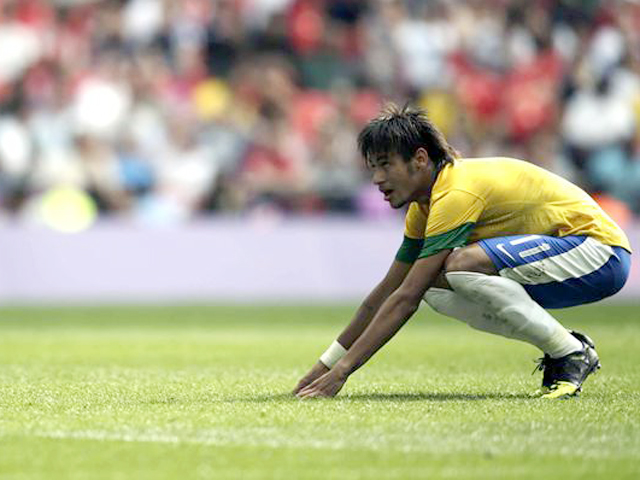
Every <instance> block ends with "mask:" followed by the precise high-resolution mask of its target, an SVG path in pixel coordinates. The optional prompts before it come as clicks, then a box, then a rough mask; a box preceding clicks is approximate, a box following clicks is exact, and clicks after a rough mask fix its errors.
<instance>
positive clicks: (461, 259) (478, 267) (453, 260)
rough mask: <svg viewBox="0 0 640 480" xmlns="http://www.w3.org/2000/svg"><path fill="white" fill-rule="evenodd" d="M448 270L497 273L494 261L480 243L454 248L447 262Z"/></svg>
mask: <svg viewBox="0 0 640 480" xmlns="http://www.w3.org/2000/svg"><path fill="white" fill-rule="evenodd" d="M444 268H445V271H446V272H479V273H485V274H487V275H496V274H497V273H498V272H497V271H496V269H495V267H494V266H493V262H492V261H491V259H490V258H489V256H488V255H487V254H486V253H485V251H484V250H483V248H482V247H480V245H478V244H472V245H469V246H467V247H462V248H458V249H456V250H454V251H453V252H451V254H450V255H449V256H448V257H447V260H446V262H445V267H444Z"/></svg>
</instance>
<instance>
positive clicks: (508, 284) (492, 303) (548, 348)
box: [446, 272, 582, 358]
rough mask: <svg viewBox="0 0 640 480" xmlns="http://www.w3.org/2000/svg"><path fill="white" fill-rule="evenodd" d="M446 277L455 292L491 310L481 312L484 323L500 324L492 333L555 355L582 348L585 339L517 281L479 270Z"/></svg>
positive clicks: (452, 273) (558, 355)
mask: <svg viewBox="0 0 640 480" xmlns="http://www.w3.org/2000/svg"><path fill="white" fill-rule="evenodd" d="M446 277H447V281H448V282H449V285H451V288H453V290H454V292H455V293H458V294H460V295H461V296H463V297H465V299H467V300H469V301H470V302H471V303H475V304H478V305H479V306H480V307H481V308H482V309H484V310H485V314H486V313H487V312H489V314H488V315H482V314H481V315H482V318H483V319H484V320H485V322H484V324H486V323H489V322H491V323H495V324H497V325H495V326H494V327H492V328H493V332H492V333H498V334H499V335H502V336H505V337H509V338H515V339H517V340H522V341H524V342H527V343H530V344H532V345H535V346H536V347H538V348H539V349H541V350H542V351H543V352H544V353H546V354H548V355H550V356H551V357H552V358H559V357H563V356H565V355H568V354H569V353H571V352H575V351H578V350H582V343H581V342H580V341H579V340H578V339H577V338H575V337H574V336H573V335H571V334H570V333H569V331H568V330H567V329H566V328H564V327H563V326H562V325H561V324H560V323H559V322H558V321H557V320H556V319H555V318H553V317H552V316H551V315H550V314H549V313H548V312H547V311H546V310H545V309H544V308H542V307H541V306H540V305H538V304H537V303H536V302H535V301H533V299H532V298H531V297H530V296H529V294H528V293H527V291H526V290H525V289H524V288H523V286H522V285H520V284H519V283H518V282H515V281H513V280H510V279H508V278H504V277H498V276H494V275H485V274H484V273H477V272H449V273H447V274H446ZM478 325H480V326H481V325H482V324H480V323H478ZM475 328H478V327H475ZM481 329H484V328H481ZM487 331H491V330H487Z"/></svg>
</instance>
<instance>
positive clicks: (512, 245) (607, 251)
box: [478, 235, 631, 308]
mask: <svg viewBox="0 0 640 480" xmlns="http://www.w3.org/2000/svg"><path fill="white" fill-rule="evenodd" d="M478 244H479V245H480V246H481V247H482V248H483V249H484V251H485V252H486V253H487V255H489V258H491V261H492V262H493V265H494V266H495V267H496V270H498V273H499V274H500V276H502V277H506V278H510V279H512V280H515V281H516V282H518V283H520V284H522V286H523V287H524V288H525V290H526V291H527V292H528V293H529V295H530V296H531V298H533V299H534V300H535V301H536V302H538V303H539V304H540V305H542V306H543V307H545V308H563V307H572V306H574V305H582V304H584V303H590V302H595V301H598V300H601V299H603V298H606V297H609V296H611V295H613V294H614V293H616V292H617V291H618V290H620V289H621V288H622V287H623V286H624V284H625V282H626V281H627V277H628V276H629V268H630V267H631V254H630V253H629V252H628V251H626V250H625V249H624V248H621V247H611V246H609V245H604V244H602V243H600V242H599V241H597V240H595V239H593V238H591V237H587V236H573V235H571V236H567V237H549V236H545V235H514V236H509V237H498V238H491V239H488V240H480V241H479V242H478Z"/></svg>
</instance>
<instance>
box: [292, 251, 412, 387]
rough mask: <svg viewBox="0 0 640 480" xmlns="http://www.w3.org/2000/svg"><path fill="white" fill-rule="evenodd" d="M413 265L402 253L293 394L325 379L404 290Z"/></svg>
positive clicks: (301, 380)
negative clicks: (388, 302)
mask: <svg viewBox="0 0 640 480" xmlns="http://www.w3.org/2000/svg"><path fill="white" fill-rule="evenodd" d="M406 243H407V242H406V241H405V244H406ZM401 251H402V247H401ZM398 257H401V258H402V260H400V259H398ZM412 261H413V259H411V258H410V257H407V256H404V257H403V256H401V255H400V253H399V254H398V256H397V257H396V259H395V260H394V261H393V263H392V264H391V267H390V268H389V271H388V272H387V274H386V275H385V277H384V278H383V279H382V281H381V282H380V283H378V285H376V287H375V288H374V289H373V290H372V291H371V293H369V295H367V297H366V298H365V299H364V301H363V302H362V304H361V305H360V307H359V308H358V310H357V311H356V313H355V315H354V316H353V318H352V320H351V322H350V323H349V324H348V325H347V327H346V328H345V329H344V330H343V331H342V333H340V335H339V336H338V338H337V339H336V341H335V342H333V344H332V345H331V346H330V347H329V348H328V349H327V351H326V352H325V353H324V354H323V355H322V357H321V359H320V360H318V361H317V362H316V364H315V365H314V366H313V367H312V368H311V370H309V372H308V373H307V374H306V375H305V376H304V377H302V379H300V381H299V382H298V384H297V385H296V387H295V389H294V390H293V393H298V392H299V391H300V390H302V389H303V388H304V387H306V386H307V385H309V384H310V383H311V382H313V381H314V380H316V379H317V378H319V377H321V376H322V375H324V374H325V373H326V372H328V371H329V369H330V368H331V367H332V366H333V365H334V364H335V362H337V361H338V360H339V359H340V358H341V357H342V356H343V355H344V353H345V352H346V351H347V350H348V349H349V347H351V345H353V343H354V342H355V341H356V340H357V339H358V337H359V336H360V335H361V334H362V332H363V331H364V329H365V328H367V325H369V323H370V322H371V320H372V319H373V317H374V316H375V314H376V313H377V312H378V310H379V309H380V306H381V305H382V304H383V303H384V301H385V300H386V299H387V298H388V297H389V295H391V294H392V293H393V292H394V291H395V290H396V289H397V288H398V287H399V286H400V284H401V283H402V281H403V280H404V279H405V277H406V276H407V273H408V272H409V269H410V268H411V263H410V262H412Z"/></svg>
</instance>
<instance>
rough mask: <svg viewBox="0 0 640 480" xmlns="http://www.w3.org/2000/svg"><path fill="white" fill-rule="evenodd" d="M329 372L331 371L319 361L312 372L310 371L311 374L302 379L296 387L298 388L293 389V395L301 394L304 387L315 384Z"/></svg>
mask: <svg viewBox="0 0 640 480" xmlns="http://www.w3.org/2000/svg"><path fill="white" fill-rule="evenodd" d="M328 371H329V368H328V367H327V366H326V365H325V364H324V363H322V362H320V361H318V362H317V363H316V364H315V365H314V366H313V367H312V368H311V370H309V373H307V374H306V375H305V376H304V377H302V378H301V379H300V381H299V382H298V385H296V388H294V389H293V394H294V395H297V394H298V392H300V390H302V389H303V388H304V387H306V386H308V385H310V384H311V383H313V382H314V381H315V380H317V379H318V378H320V377H321V376H322V375H324V374H325V373H327V372H328Z"/></svg>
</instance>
